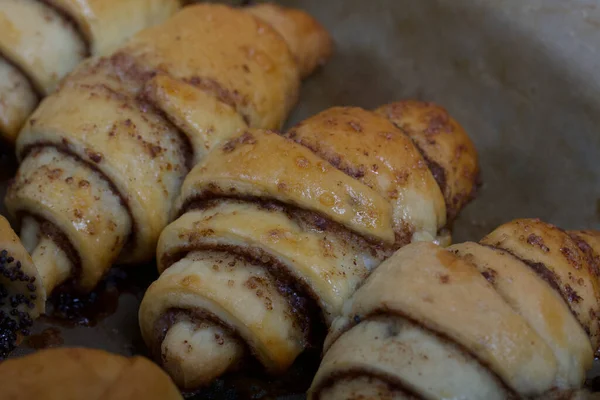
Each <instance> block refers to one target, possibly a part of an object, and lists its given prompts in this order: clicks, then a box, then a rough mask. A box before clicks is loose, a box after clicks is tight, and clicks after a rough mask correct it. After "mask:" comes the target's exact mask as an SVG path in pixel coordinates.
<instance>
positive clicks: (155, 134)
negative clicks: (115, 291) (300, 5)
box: [6, 0, 331, 294]
mask: <svg viewBox="0 0 600 400" xmlns="http://www.w3.org/2000/svg"><path fill="white" fill-rule="evenodd" d="M51 3H53V4H56V6H57V7H61V9H62V8H64V9H65V10H66V9H68V10H72V11H73V12H78V13H80V14H81V15H87V14H89V13H96V14H97V15H98V16H100V15H110V14H111V13H112V11H111V10H110V4H113V3H115V4H116V2H112V1H108V2H106V3H102V4H101V3H100V2H92V3H93V4H94V5H95V6H94V7H92V8H89V9H88V8H86V7H83V3H85V2H71V1H66V0H65V1H58V0H54V1H52V2H51ZM125 3H126V2H125ZM136 3H143V4H146V5H147V7H149V8H152V9H153V8H156V7H159V5H160V2H157V1H148V0H146V1H143V2H139V1H138V2H136ZM270 7H273V9H271V8H270ZM260 9H261V10H264V11H267V12H266V14H265V15H264V16H263V15H262V12H261V13H259V14H261V15H260V17H257V16H255V15H254V14H253V12H250V10H251V8H233V7H228V6H225V5H218V4H199V5H193V6H189V7H186V8H184V9H182V10H181V11H180V12H179V13H177V14H176V15H175V16H173V17H172V18H171V19H169V20H167V21H166V22H164V23H162V24H159V25H156V26H154V27H151V28H148V29H145V30H143V31H141V32H139V33H138V34H136V35H134V36H133V37H132V38H131V39H130V40H129V41H127V42H126V43H125V44H123V45H122V46H120V47H118V48H117V49H116V50H115V51H114V52H113V53H112V54H109V55H107V56H105V57H96V58H91V59H88V60H86V61H84V62H82V63H81V64H80V65H79V66H78V67H77V68H76V69H75V70H74V71H73V72H72V73H71V75H70V76H69V77H68V78H67V79H65V80H63V81H62V82H61V84H60V88H59V89H58V90H57V91H56V92H54V93H53V94H52V95H50V96H48V97H47V98H46V99H44V101H42V103H41V104H40V106H39V108H38V109H37V110H36V111H35V112H34V113H33V115H32V116H31V117H30V119H29V120H28V122H27V123H26V124H25V127H24V128H23V130H22V132H21V134H20V135H19V138H18V140H17V143H16V149H17V155H18V157H19V160H20V162H21V164H20V167H19V169H18V171H17V174H16V177H15V179H14V182H13V184H12V185H11V187H10V188H9V191H8V193H7V197H6V205H7V208H8V210H9V212H10V213H12V215H13V216H14V217H16V218H18V219H20V220H21V221H22V226H23V230H22V236H23V240H24V242H25V246H26V248H27V249H28V250H29V251H30V252H31V254H32V257H33V260H34V262H35V264H36V266H37V268H38V269H39V270H40V274H41V277H42V282H41V284H42V285H43V286H44V288H45V290H46V292H47V293H48V294H50V293H51V292H52V290H53V289H54V287H56V286H57V285H60V284H62V283H63V282H65V281H69V282H70V283H72V284H73V285H72V286H71V287H73V288H75V289H77V290H81V291H89V290H92V289H93V288H94V287H95V286H96V285H97V284H98V282H99V281H100V279H102V277H103V276H104V275H105V273H106V272H107V270H108V269H109V268H110V266H111V265H112V264H114V263H116V262H118V263H127V264H134V263H142V262H147V261H150V260H151V259H152V258H153V257H154V256H155V250H156V243H157V240H158V237H159V234H160V232H161V231H162V229H163V228H164V227H165V226H166V225H167V223H168V222H169V220H170V218H171V212H172V208H173V204H174V201H175V196H176V194H177V193H179V190H180V186H181V184H182V182H183V178H184V177H185V175H186V174H187V173H188V172H189V170H190V168H191V166H193V165H194V164H195V163H197V162H200V161H201V160H202V159H203V158H205V156H206V154H207V153H208V151H209V150H210V149H211V148H213V147H218V146H220V143H221V142H223V141H226V140H228V138H230V137H231V136H232V135H235V134H236V132H238V131H239V130H242V129H247V128H248V126H255V127H258V128H276V127H280V126H281V125H282V124H283V122H284V120H285V118H286V117H287V114H288V113H289V112H290V110H291V108H292V106H293V105H294V103H295V101H296V98H297V96H298V90H299V87H300V74H299V69H300V67H301V65H305V63H304V61H303V60H305V59H308V58H311V57H315V54H320V57H321V58H325V57H327V55H328V54H329V52H330V48H331V42H330V39H329V37H328V35H327V33H326V32H325V31H324V30H323V28H322V27H321V26H320V25H319V24H318V23H317V22H316V21H314V20H313V19H312V18H311V17H310V16H308V15H307V14H305V13H303V12H300V11H293V12H292V11H290V10H287V9H285V8H282V7H276V6H268V5H263V6H260ZM86 10H87V11H86ZM135 18H138V17H137V16H136V17H135ZM140 18H142V17H141V16H140ZM273 18H275V19H277V22H278V23H279V24H281V23H282V21H286V22H287V25H285V26H286V29H291V28H290V27H291V26H295V25H298V26H299V28H298V29H291V30H290V31H286V34H285V35H282V34H280V33H279V32H278V31H277V30H276V27H272V26H271V25H270V24H269V19H273ZM309 22H310V23H309ZM98 24H100V22H99V21H98ZM98 24H95V23H92V24H90V25H89V27H88V28H85V29H82V30H84V31H86V32H88V31H89V34H90V35H92V36H93V35H95V33H94V32H96V31H98V30H100V31H105V30H109V31H110V30H111V29H112V28H111V25H102V24H100V25H98ZM307 24H308V25H307ZM307 27H311V28H310V29H309V28H307ZM106 34H107V35H109V32H107V33H106ZM296 34H297V35H296ZM304 36H306V37H304ZM284 37H285V38H289V40H291V41H293V49H292V48H291V47H292V46H291V45H288V43H287V42H286V40H285V39H284ZM109 39H110V37H109V36H106V38H105V40H104V41H98V42H97V46H100V47H103V48H104V47H107V46H108V47H111V46H112V45H110V43H109ZM305 40H306V41H307V42H306V43H305V42H304V41H305ZM292 50H293V51H294V52H295V53H292ZM316 66H317V65H316V64H314V65H313V68H314V67H316Z"/></svg>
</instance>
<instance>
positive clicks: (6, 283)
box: [0, 216, 46, 360]
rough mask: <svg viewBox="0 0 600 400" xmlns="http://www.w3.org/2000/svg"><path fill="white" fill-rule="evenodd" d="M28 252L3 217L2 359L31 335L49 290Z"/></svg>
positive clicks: (0, 248)
mask: <svg viewBox="0 0 600 400" xmlns="http://www.w3.org/2000/svg"><path fill="white" fill-rule="evenodd" d="M40 280H41V278H40V274H39V271H38V270H37V268H36V267H35V266H34V265H33V261H32V260H31V257H30V256H29V253H28V252H27V250H26V249H25V248H24V247H23V245H22V244H21V241H20V240H19V237H18V236H17V234H16V233H15V232H14V231H13V230H12V228H11V226H10V224H9V223H8V221H7V220H6V218H4V217H2V216H0V360H2V359H3V358H4V357H6V355H7V354H8V353H9V352H10V351H11V350H12V349H13V348H14V347H15V345H16V344H17V343H18V342H19V341H20V338H21V337H22V336H26V335H28V334H29V328H30V327H31V324H32V323H33V320H34V319H35V318H37V317H38V316H39V315H40V313H43V312H44V310H45V305H46V291H45V290H44V287H43V286H42V285H40Z"/></svg>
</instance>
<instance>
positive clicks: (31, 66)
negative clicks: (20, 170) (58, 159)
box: [0, 0, 180, 142]
mask: <svg viewBox="0 0 600 400" xmlns="http://www.w3.org/2000/svg"><path fill="white" fill-rule="evenodd" d="M179 6H180V4H179V0H3V1H2V2H0V26H1V27H2V34H0V138H4V139H5V140H7V141H9V142H14V141H15V140H16V137H17V134H18V132H19V129H20V128H21V126H22V125H23V123H24V122H25V120H26V119H27V117H28V116H29V115H30V114H31V113H32V112H33V110H34V109H35V107H36V106H37V104H38V101H39V100H40V99H41V98H43V97H44V96H47V95H48V94H50V93H51V92H52V91H54V89H55V88H56V86H57V84H58V83H59V82H60V80H61V79H62V78H64V77H65V76H66V75H67V74H68V73H69V72H70V71H71V70H73V68H75V66H77V64H79V63H80V62H81V61H82V60H83V59H84V58H86V57H87V56H90V55H103V54H106V53H108V52H109V51H111V50H112V49H114V48H115V47H116V46H117V45H119V44H121V43H122V42H123V41H124V40H125V39H127V38H129V37H130V36H132V35H133V34H135V33H136V32H138V31H140V30H142V29H144V28H146V27H149V26H152V25H155V24H158V23H160V22H162V21H164V20H165V19H167V18H168V17H170V16H171V15H172V14H173V13H175V11H177V9H178V8H179Z"/></svg>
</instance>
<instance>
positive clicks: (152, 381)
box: [0, 348, 182, 400]
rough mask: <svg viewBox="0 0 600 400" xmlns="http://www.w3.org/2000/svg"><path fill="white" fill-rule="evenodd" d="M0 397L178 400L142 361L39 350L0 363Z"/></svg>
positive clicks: (176, 393) (76, 350) (163, 376)
mask: <svg viewBox="0 0 600 400" xmlns="http://www.w3.org/2000/svg"><path fill="white" fill-rule="evenodd" d="M0 374H1V375H2V377H3V379H2V380H3V384H2V396H3V397H5V398H7V399H11V400H26V399H27V400H29V399H42V398H43V399H48V400H59V399H60V400H75V399H83V398H89V399H98V400H104V399H106V400H108V399H110V400H132V399H148V400H152V399H157V400H158V399H160V400H180V399H182V397H181V394H180V393H179V390H178V389H177V387H176V386H175V385H174V384H173V382H172V381H171V379H170V378H169V376H168V375H167V374H165V373H164V372H163V371H161V369H160V368H159V367H158V366H156V365H155V364H153V363H152V362H150V361H149V360H147V359H145V358H142V357H133V358H127V357H123V356H119V355H115V354H110V353H107V352H105V351H102V350H93V349H83V348H61V349H48V350H42V351H38V352H36V353H33V354H31V355H28V356H25V357H21V358H14V359H10V360H7V361H4V362H2V363H1V364H0Z"/></svg>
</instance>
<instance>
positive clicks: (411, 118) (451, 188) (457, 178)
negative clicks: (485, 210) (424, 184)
mask: <svg viewBox="0 0 600 400" xmlns="http://www.w3.org/2000/svg"><path fill="white" fill-rule="evenodd" d="M377 112H378V113H380V114H382V115H385V116H386V117H387V118H388V119H389V120H390V121H392V122H393V123H394V124H395V125H396V126H397V127H398V128H400V129H401V130H402V131H403V132H404V133H406V134H407V135H408V136H410V138H411V139H412V140H413V141H414V142H415V144H416V146H417V147H418V148H419V150H420V151H421V153H422V155H423V157H424V158H425V160H426V161H427V165H428V166H429V168H430V169H431V171H432V173H433V176H434V178H435V180H436V181H437V183H438V184H439V185H440V188H441V189H442V192H443V193H444V198H445V199H446V205H447V207H448V220H449V221H453V220H454V218H456V216H457V214H458V212H459V211H460V210H461V209H462V208H463V207H464V206H465V205H466V204H467V203H468V202H469V201H471V200H472V199H473V198H474V196H475V192H476V190H477V187H478V185H479V184H480V181H479V179H480V177H479V165H478V161H477V152H476V150H475V146H474V145H473V142H472V141H471V139H470V138H469V136H468V135H467V133H466V132H465V130H464V129H463V127H462V126H461V125H460V124H459V123H458V122H457V121H456V120H455V119H454V118H452V116H450V114H448V112H447V111H446V110H445V109H444V108H443V107H440V106H439V105H436V104H434V103H430V102H424V101H417V100H408V101H398V102H394V103H390V104H387V105H385V106H382V107H379V108H378V109H377Z"/></svg>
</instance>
